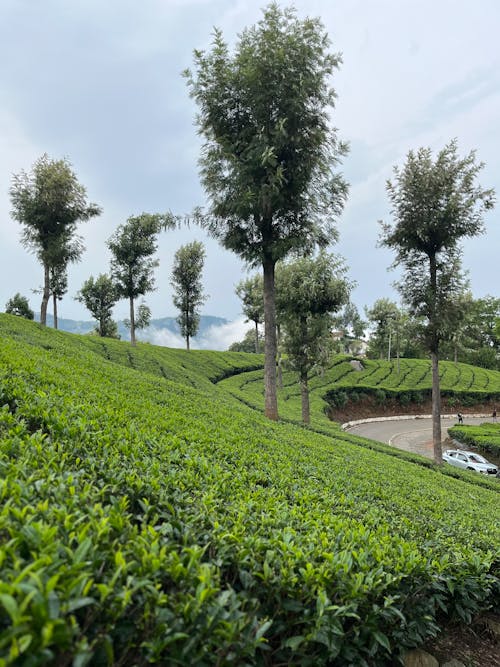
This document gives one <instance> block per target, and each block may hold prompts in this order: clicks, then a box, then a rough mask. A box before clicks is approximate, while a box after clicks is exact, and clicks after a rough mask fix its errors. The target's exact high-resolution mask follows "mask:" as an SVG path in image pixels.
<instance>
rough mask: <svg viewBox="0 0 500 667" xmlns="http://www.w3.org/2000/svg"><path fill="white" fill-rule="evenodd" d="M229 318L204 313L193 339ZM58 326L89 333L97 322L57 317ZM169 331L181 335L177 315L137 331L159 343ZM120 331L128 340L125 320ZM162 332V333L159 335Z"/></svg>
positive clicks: (139, 336)
mask: <svg viewBox="0 0 500 667" xmlns="http://www.w3.org/2000/svg"><path fill="white" fill-rule="evenodd" d="M35 320H36V321H37V322H39V321H40V315H39V313H37V314H35ZM228 323H229V320H226V319H225V318H224V317H213V316H212V315H202V316H201V317H200V327H199V330H198V335H197V336H196V337H195V338H193V341H196V339H197V338H203V336H204V335H205V334H206V333H207V332H208V330H209V329H210V328H211V327H220V326H222V325H224V324H228ZM57 325H58V328H59V329H60V330H61V331H69V332H70V333H76V334H87V333H90V332H91V331H92V330H93V329H95V327H96V322H93V321H82V320H69V319H65V318H63V317H59V318H58V319H57ZM47 326H49V327H53V326H54V318H53V317H52V315H50V314H49V313H47ZM162 332H164V333H166V332H169V333H171V334H173V335H174V336H180V329H179V325H178V324H177V322H176V321H175V317H160V318H159V319H156V320H151V324H150V325H149V327H148V328H147V329H141V330H140V331H138V332H137V339H138V340H142V341H147V342H155V343H158V342H159V341H158V339H159V338H160V340H161V333H162ZM118 333H119V334H120V336H121V338H122V340H127V339H128V338H129V337H130V331H129V330H128V329H127V327H126V326H125V324H124V323H123V320H120V321H119V322H118ZM159 334H160V335H159Z"/></svg>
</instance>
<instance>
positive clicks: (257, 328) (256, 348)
mask: <svg viewBox="0 0 500 667" xmlns="http://www.w3.org/2000/svg"><path fill="white" fill-rule="evenodd" d="M255 354H259V323H258V322H257V320H255Z"/></svg>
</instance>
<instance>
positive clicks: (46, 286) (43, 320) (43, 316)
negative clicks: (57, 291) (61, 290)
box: [40, 264, 50, 326]
mask: <svg viewBox="0 0 500 667" xmlns="http://www.w3.org/2000/svg"><path fill="white" fill-rule="evenodd" d="M49 298H50V269H49V265H48V264H44V265H43V294H42V305H41V307H40V324H43V326H46V325H47V306H48V304H49Z"/></svg>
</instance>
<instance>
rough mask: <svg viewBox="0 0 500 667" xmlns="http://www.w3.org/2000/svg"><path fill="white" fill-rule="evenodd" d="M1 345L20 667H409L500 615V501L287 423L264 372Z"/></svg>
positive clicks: (6, 639)
mask: <svg viewBox="0 0 500 667" xmlns="http://www.w3.org/2000/svg"><path fill="white" fill-rule="evenodd" d="M0 340H1V344H0V395H1V401H0V404H1V405H2V406H3V407H2V409H1V412H0V430H1V432H2V439H1V444H0V447H1V450H0V468H1V474H0V496H1V497H2V500H3V503H2V508H1V511H0V521H1V530H2V535H3V541H2V546H1V548H0V559H1V562H2V583H1V584H0V660H3V662H2V663H1V664H4V665H16V666H17V665H26V666H28V665H35V664H36V665H69V664H73V665H76V666H77V667H78V666H81V665H86V664H91V665H116V666H118V665H146V664H150V663H155V662H156V663H157V664H164V665H170V664H172V665H175V664H178V665H185V664H191V665H229V664H233V665H245V664H246V665H259V664H260V665H276V664H297V665H299V664H300V665H333V666H336V665H338V666H340V665H347V664H352V665H370V666H376V665H390V664H394V661H395V660H396V659H397V656H398V655H400V653H401V652H402V651H403V650H404V648H405V647H409V646H415V645H419V644H421V643H422V642H423V641H424V640H425V639H426V638H427V637H429V636H432V635H433V634H435V633H436V632H437V630H438V628H439V626H440V625H442V624H443V623H444V621H445V620H446V618H449V617H458V618H462V619H464V620H466V621H468V620H469V619H470V618H471V616H472V615H474V614H475V613H476V612H477V611H478V610H481V609H485V608H487V607H488V606H489V605H490V604H491V603H492V601H493V600H494V599H495V596H496V595H497V594H498V592H499V585H498V578H497V577H498V569H497V568H498V562H496V561H495V555H496V554H498V552H499V548H500V530H499V521H498V519H499V509H498V508H499V504H498V493H497V492H496V490H495V488H494V487H493V486H492V487H491V488H486V487H483V486H481V485H480V482H479V481H478V482H477V483H476V480H475V479H473V478H472V477H471V476H470V475H469V476H468V477H467V476H465V477H462V478H461V479H455V478H453V477H449V476H446V475H443V474H441V473H440V472H438V471H436V470H435V469H434V468H433V467H432V465H430V464H428V465H429V466H430V467H424V466H423V465H415V464H413V463H411V462H409V461H407V460H402V459H399V458H397V457H394V456H387V454H386V453H384V451H383V446H382V445H381V446H380V447H381V448H382V449H381V451H376V450H374V449H370V448H369V445H368V443H367V442H366V441H362V439H356V438H351V439H350V438H349V436H346V435H345V434H341V433H340V432H339V431H338V427H335V426H334V425H331V426H329V425H328V424H327V420H326V418H325V422H324V424H323V426H324V433H318V432H314V431H312V430H306V429H303V428H302V427H300V426H297V425H295V424H293V423H286V422H282V423H277V424H275V423H270V422H268V421H266V420H265V419H264V417H263V416H262V415H261V414H260V413H259V412H258V411H257V410H256V409H254V408H252V407H248V406H247V405H244V404H243V403H242V401H241V400H240V397H235V396H233V395H232V394H231V393H230V391H229V390H228V389H226V383H227V382H231V380H224V381H221V380H222V379H223V378H225V377H228V376H230V375H233V376H234V378H236V377H238V378H243V377H244V375H238V376H236V375H234V374H236V373H237V374H241V373H242V372H243V371H249V370H250V369H255V364H256V361H257V363H260V361H261V360H260V359H259V358H258V357H256V356H255V355H245V354H240V353H216V352H205V351H197V352H190V353H187V352H185V351H183V350H168V349H166V348H157V347H154V346H152V345H148V344H141V345H138V347H137V348H136V349H133V348H131V347H130V345H129V344H127V343H125V342H119V341H108V340H101V339H97V338H94V337H87V336H76V335H69V334H66V333H64V332H57V331H53V330H50V329H43V328H42V327H40V326H39V325H38V324H35V323H31V322H27V321H24V320H21V319H19V318H15V317H13V316H7V315H0ZM259 372H260V371H259V370H256V369H255V370H253V371H252V372H251V373H250V374H249V376H250V377H253V375H252V374H258V373H259ZM256 393H257V391H256V392H255V394H256ZM329 424H331V422H330V423H329ZM329 429H330V430H329ZM485 481H489V480H485ZM485 508H487V513H486V514H487V516H488V521H484V517H485Z"/></svg>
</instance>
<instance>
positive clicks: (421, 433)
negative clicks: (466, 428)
mask: <svg viewBox="0 0 500 667" xmlns="http://www.w3.org/2000/svg"><path fill="white" fill-rule="evenodd" d="M485 421H491V415H484V416H482V417H478V416H474V417H469V416H468V415H464V424H469V425H473V424H482V423H483V422H485ZM456 423H457V418H456V416H455V415H452V416H451V417H448V416H445V417H442V418H441V429H442V436H443V441H444V440H445V439H446V438H447V437H448V427H451V426H455V424H456ZM346 430H348V431H349V433H355V434H356V435H362V436H364V437H365V438H371V439H372V440H378V441H379V442H386V443H387V444H389V445H392V446H393V447H397V448H398V449H404V450H405V451H407V452H414V453H415V454H422V455H423V456H427V457H429V458H432V456H433V452H432V420H431V418H430V417H410V418H408V417H406V418H405V417H401V418H398V417H395V418H391V419H386V420H383V421H370V422H365V423H363V424H356V425H354V426H350V427H348V428H347V429H346Z"/></svg>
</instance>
